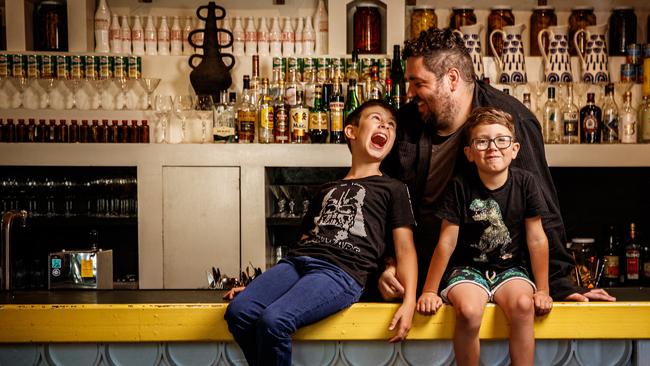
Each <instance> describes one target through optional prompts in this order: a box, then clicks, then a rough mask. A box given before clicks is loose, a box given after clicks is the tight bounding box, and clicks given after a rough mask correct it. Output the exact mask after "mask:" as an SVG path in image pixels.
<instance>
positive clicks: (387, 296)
mask: <svg viewBox="0 0 650 366" xmlns="http://www.w3.org/2000/svg"><path fill="white" fill-rule="evenodd" d="M378 287H379V293H380V294H381V297H382V298H383V299H384V300H386V301H394V300H399V299H401V298H403V297H404V286H402V284H401V283H400V282H399V280H398V279H397V269H396V267H395V265H394V264H387V265H386V269H385V270H384V272H382V274H381V276H380V277H379V284H378Z"/></svg>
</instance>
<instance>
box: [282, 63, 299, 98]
mask: <svg viewBox="0 0 650 366" xmlns="http://www.w3.org/2000/svg"><path fill="white" fill-rule="evenodd" d="M297 78H298V77H297V75H296V69H294V68H290V69H289V70H288V72H287V89H286V90H285V94H284V100H285V102H286V103H287V104H288V105H290V106H295V105H296V104H297V103H296V99H297V98H298V80H297Z"/></svg>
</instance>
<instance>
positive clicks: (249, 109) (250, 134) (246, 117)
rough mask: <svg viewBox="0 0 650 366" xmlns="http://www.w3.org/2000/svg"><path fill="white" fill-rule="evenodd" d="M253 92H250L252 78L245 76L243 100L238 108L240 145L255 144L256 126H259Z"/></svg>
mask: <svg viewBox="0 0 650 366" xmlns="http://www.w3.org/2000/svg"><path fill="white" fill-rule="evenodd" d="M252 94H253V92H252V91H251V90H250V77H249V76H248V75H244V89H243V91H242V99H241V102H240V103H239V106H238V107H237V133H238V135H239V142H240V143H244V144H246V143H252V142H255V126H257V107H256V105H255V104H254V102H253V96H252Z"/></svg>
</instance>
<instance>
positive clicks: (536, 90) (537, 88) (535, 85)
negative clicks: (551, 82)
mask: <svg viewBox="0 0 650 366" xmlns="http://www.w3.org/2000/svg"><path fill="white" fill-rule="evenodd" d="M547 87H548V82H547V81H531V82H529V83H528V88H529V89H530V91H531V93H533V94H534V95H535V112H534V113H535V116H536V117H537V119H539V120H541V119H540V118H539V117H540V116H541V113H542V108H541V107H542V106H541V101H540V98H541V97H542V95H544V93H546V88H547Z"/></svg>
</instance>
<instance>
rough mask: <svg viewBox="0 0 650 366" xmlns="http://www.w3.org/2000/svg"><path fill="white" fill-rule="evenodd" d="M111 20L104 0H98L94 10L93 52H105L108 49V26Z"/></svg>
mask: <svg viewBox="0 0 650 366" xmlns="http://www.w3.org/2000/svg"><path fill="white" fill-rule="evenodd" d="M110 21H111V11H110V10H109V9H108V5H107V4H106V0H99V4H98V5H97V11H95V52H97V53H107V52H109V51H110V47H109V38H108V36H109V35H108V27H109V23H110Z"/></svg>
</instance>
